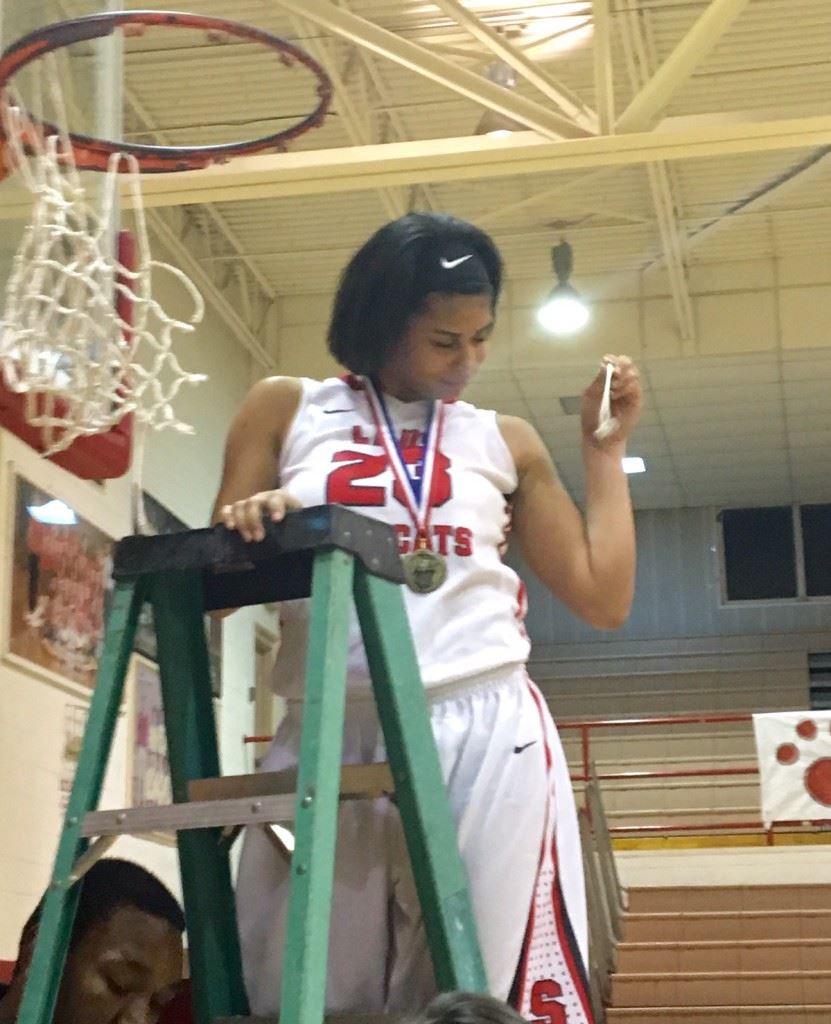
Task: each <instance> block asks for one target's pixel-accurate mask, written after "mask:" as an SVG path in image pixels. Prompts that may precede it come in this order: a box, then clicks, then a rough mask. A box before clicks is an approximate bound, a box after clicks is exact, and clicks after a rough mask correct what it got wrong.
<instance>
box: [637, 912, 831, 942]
mask: <svg viewBox="0 0 831 1024" xmlns="http://www.w3.org/2000/svg"><path fill="white" fill-rule="evenodd" d="M623 936H624V940H625V941H626V942H683V941H705V942H706V941H708V940H709V941H713V940H728V939H732V940H735V941H738V940H740V939H741V940H749V939H829V938H831V910H760V911H754V910H751V911H744V912H742V913H736V912H735V911H732V912H725V913H718V912H713V911H702V912H700V913H677V912H674V913H669V914H632V913H627V914H624V916H623Z"/></svg>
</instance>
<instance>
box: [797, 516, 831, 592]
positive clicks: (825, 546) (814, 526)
mask: <svg viewBox="0 0 831 1024" xmlns="http://www.w3.org/2000/svg"><path fill="white" fill-rule="evenodd" d="M799 513H800V518H801V521H802V547H803V550H804V552H805V593H806V594H807V595H808V597H827V596H828V595H829V594H831V505H803V506H802V507H801V508H800V510H799Z"/></svg>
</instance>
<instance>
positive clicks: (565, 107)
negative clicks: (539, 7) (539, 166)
mask: <svg viewBox="0 0 831 1024" xmlns="http://www.w3.org/2000/svg"><path fill="white" fill-rule="evenodd" d="M433 3H434V4H435V5H436V7H439V8H440V9H441V10H443V11H444V12H445V14H447V15H448V16H449V17H451V18H452V19H453V20H454V21H455V22H456V23H457V24H459V25H461V26H462V28H464V29H466V30H467V31H468V32H469V33H470V34H471V35H472V36H473V37H474V39H478V40H479V42H480V43H483V44H484V45H485V46H486V47H487V48H488V49H489V50H490V51H491V52H492V53H494V54H495V55H496V56H497V57H498V58H499V59H500V60H502V61H504V62H505V63H506V64H507V65H508V66H509V67H512V68H513V69H514V71H516V72H517V74H519V75H522V77H523V78H524V79H525V80H526V81H527V82H530V83H531V85H533V86H534V88H535V89H538V90H539V91H540V92H541V93H542V94H543V96H545V98H546V99H548V100H550V101H551V102H552V103H553V104H554V106H555V107H557V108H558V109H559V110H560V111H561V112H562V113H563V114H565V116H566V117H567V118H568V119H569V120H570V121H573V122H574V123H575V124H576V125H578V126H579V127H580V128H583V129H584V130H585V131H587V132H589V133H591V134H592V135H596V134H597V133H598V125H599V122H598V116H597V114H596V113H595V112H594V111H593V110H592V109H591V108H590V107H589V106H588V105H587V104H586V103H584V102H583V101H582V100H581V99H580V98H579V96H577V95H575V94H574V93H573V92H572V91H571V90H570V89H568V87H567V86H565V85H563V84H562V83H561V82H558V81H557V80H556V79H555V78H554V76H553V75H550V74H549V73H548V72H547V71H544V70H543V69H542V68H541V67H540V66H539V64H537V63H536V61H533V60H532V59H531V58H530V57H529V56H528V55H527V54H526V53H524V52H523V51H522V50H520V49H519V48H518V47H516V46H514V45H513V43H511V42H510V40H508V39H507V38H506V37H505V36H504V35H501V34H500V33H499V32H497V31H496V30H495V29H494V28H492V27H491V26H490V25H488V24H487V22H485V21H483V20H482V19H481V18H479V17H478V16H477V15H475V14H474V13H473V12H472V11H470V10H469V9H468V8H467V7H465V6H464V4H462V3H460V2H459V0H433Z"/></svg>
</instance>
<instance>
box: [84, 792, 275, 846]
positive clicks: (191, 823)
mask: <svg viewBox="0 0 831 1024" xmlns="http://www.w3.org/2000/svg"><path fill="white" fill-rule="evenodd" d="M293 818H294V795H293V794H289V795H277V796H263V797H259V796H258V797H256V798H254V799H252V798H251V797H244V798H242V799H237V800H204V801H196V802H190V803H181V804H167V805H166V806H164V807H130V808H121V809H119V810H114V811H92V812H91V813H90V814H87V815H86V817H85V818H84V833H83V834H84V836H85V837H86V838H90V837H91V836H118V835H138V834H139V833H141V832H180V831H187V830H188V829H196V828H214V827H219V828H226V827H228V826H229V825H270V824H273V823H278V822H287V821H292V820H293Z"/></svg>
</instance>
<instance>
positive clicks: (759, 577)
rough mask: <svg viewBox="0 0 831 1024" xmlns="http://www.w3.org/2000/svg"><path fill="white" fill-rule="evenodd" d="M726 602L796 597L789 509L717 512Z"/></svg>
mask: <svg viewBox="0 0 831 1024" xmlns="http://www.w3.org/2000/svg"><path fill="white" fill-rule="evenodd" d="M721 529H722V536H723V538H724V568H725V584H726V587H725V589H726V592H727V600H728V601H764V600H769V599H771V598H776V597H779V598H782V597H796V596H797V586H796V558H795V551H794V529H793V516H792V514H791V510H790V509H789V508H787V507H786V508H731V509H725V511H724V512H722V514H721Z"/></svg>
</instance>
